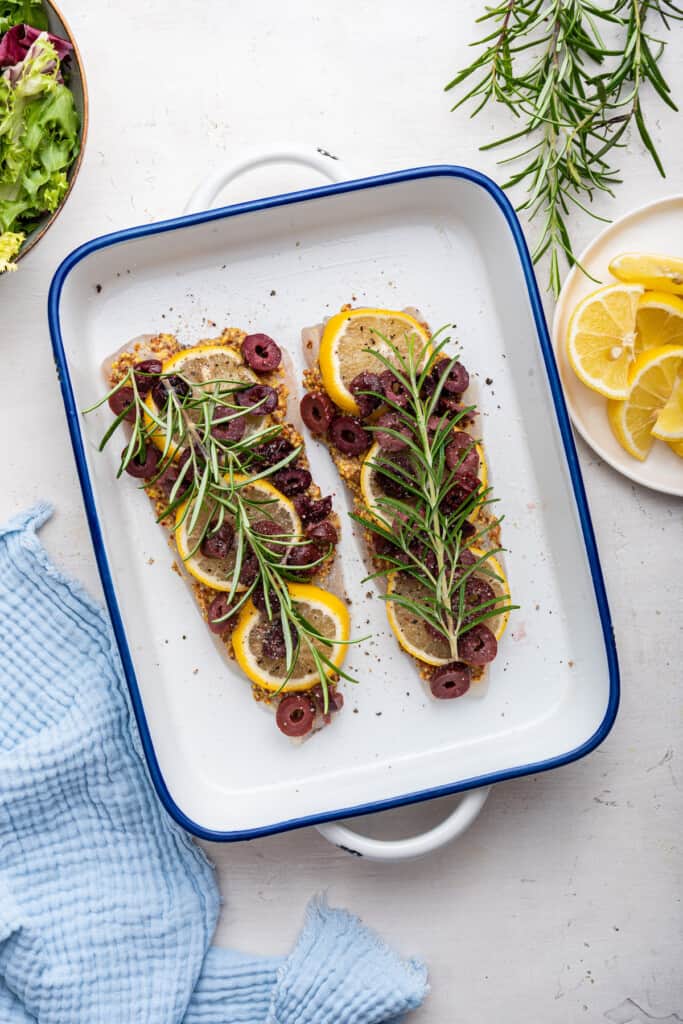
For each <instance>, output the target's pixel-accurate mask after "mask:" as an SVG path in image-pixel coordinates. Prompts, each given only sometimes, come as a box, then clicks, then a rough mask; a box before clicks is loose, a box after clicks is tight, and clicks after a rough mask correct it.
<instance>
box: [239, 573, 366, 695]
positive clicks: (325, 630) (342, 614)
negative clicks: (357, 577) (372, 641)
mask: <svg viewBox="0 0 683 1024" xmlns="http://www.w3.org/2000/svg"><path fill="white" fill-rule="evenodd" d="M288 590H289V593H290V595H291V598H292V601H293V603H294V605H295V606H296V607H297V609H298V610H299V611H300V613H301V615H302V616H303V618H305V619H306V621H307V622H309V623H310V624H311V625H312V626H313V627H314V628H315V630H316V631H317V632H318V633H320V634H321V636H324V637H327V638H328V639H329V640H331V641H333V643H332V646H329V645H328V644H324V643H323V642H322V641H320V640H316V641H311V643H313V644H314V645H315V647H316V648H317V649H318V650H319V651H320V652H321V653H323V654H324V655H325V657H326V658H328V659H329V660H330V661H331V662H332V664H333V665H334V666H335V667H336V668H339V667H340V666H341V664H342V662H343V661H344V658H345V657H346V649H347V646H348V645H347V643H346V641H348V639H349V631H350V620H349V613H348V610H347V608H346V605H345V604H344V602H343V601H341V600H340V599H339V598H338V597H337V596H336V594H331V593H329V591H327V590H321V588H320V587H314V586H312V585H311V584H309V583H290V584H289V585H288ZM273 628H275V629H279V628H281V625H280V620H279V618H276V619H275V620H274V622H270V621H269V620H268V619H267V618H266V616H265V615H262V614H261V612H260V611H259V610H258V609H257V608H256V606H255V605H254V603H253V602H252V601H248V602H247V604H246V605H245V607H244V609H243V610H242V612H241V613H240V616H239V619H238V622H237V625H236V626H235V630H234V632H233V634H232V645H233V648H234V651H235V657H236V658H237V662H238V664H239V666H240V668H241V669H242V671H243V672H244V673H245V675H247V676H248V677H249V679H251V681H252V682H253V683H256V684H257V685H258V686H262V687H263V688H264V689H265V690H280V689H282V690H284V691H286V692H288V691H291V690H308V689H310V688H311V687H312V686H315V684H316V683H318V682H319V681H320V675H319V673H318V669H317V666H316V663H315V659H314V656H313V654H312V652H311V649H310V647H309V644H308V642H307V641H306V640H303V641H302V642H301V646H300V649H299V654H298V656H297V660H296V664H295V666H294V671H293V672H292V674H291V676H290V678H289V679H288V680H287V682H286V683H285V685H284V686H283V685H282V683H283V680H284V679H285V678H286V676H287V665H286V657H281V658H272V657H270V656H269V655H268V654H266V653H265V652H264V650H263V646H264V640H265V639H266V637H267V634H268V631H269V630H270V629H273ZM325 671H326V674H327V675H328V676H331V675H334V668H330V667H329V666H328V667H326V670H325Z"/></svg>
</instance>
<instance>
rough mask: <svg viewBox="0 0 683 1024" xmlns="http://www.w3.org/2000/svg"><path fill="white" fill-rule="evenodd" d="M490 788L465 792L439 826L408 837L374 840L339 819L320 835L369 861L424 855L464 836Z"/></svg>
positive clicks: (320, 827) (327, 826)
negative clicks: (343, 823)
mask: <svg viewBox="0 0 683 1024" xmlns="http://www.w3.org/2000/svg"><path fill="white" fill-rule="evenodd" d="M490 791H491V787H490V786H482V787H481V789H471V790H469V791H468V792H467V793H464V794H463V796H462V799H461V800H460V802H459V803H458V805H457V807H456V808H455V809H454V810H453V811H451V813H450V814H449V815H448V817H447V818H446V819H445V820H444V821H442V822H441V823H440V824H439V825H436V826H435V827H434V828H431V829H429V831H428V832H423V833H422V834H421V835H419V836H411V837H410V838H409V839H387V840H385V839H371V838H370V837H369V836H362V835H360V834H359V833H358V832H353V831H352V830H351V829H350V828H348V827H347V826H346V825H340V824H339V823H338V822H336V821H332V822H329V823H328V824H326V825H317V826H316V828H317V829H318V832H320V834H321V835H323V836H324V837H325V839H327V840H328V841H329V842H330V843H334V845H335V846H338V847H339V849H340V850H345V851H346V852H347V853H353V854H355V855H356V856H358V857H367V859H368V860H385V861H400V860H410V859H412V858H413V857H423V856H424V855H425V854H426V853H432V852H433V851H434V850H438V849H439V847H441V846H444V845H445V844H446V843H450V841H451V840H452V839H455V838H456V837H457V836H460V835H462V833H463V832H465V831H466V830H467V829H468V828H469V827H470V825H471V824H472V822H473V821H474V820H475V818H476V817H477V815H478V814H479V812H480V810H481V809H482V807H483V806H484V804H485V803H486V798H487V796H488V795H489V793H490Z"/></svg>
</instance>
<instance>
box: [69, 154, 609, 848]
mask: <svg viewBox="0 0 683 1024" xmlns="http://www.w3.org/2000/svg"><path fill="white" fill-rule="evenodd" d="M347 301H355V302H357V303H358V304H373V305H375V304H376V305H379V306H387V307H402V306H405V305H408V304H416V305H419V306H420V308H421V309H422V310H423V311H424V313H425V314H426V316H427V317H428V319H429V321H430V323H431V324H432V326H433V327H434V328H436V327H438V326H439V325H441V324H444V323H447V322H453V321H455V323H456V324H457V328H456V330H455V332H454V334H455V336H456V337H457V338H458V339H459V340H460V341H461V343H462V346H463V352H464V361H465V362H466V364H467V366H468V367H469V369H470V371H471V372H473V373H475V374H476V375H477V376H478V377H479V390H480V393H481V403H480V407H481V412H482V419H481V423H482V430H483V435H484V440H485V444H486V449H487V452H488V454H489V459H490V464H491V476H492V480H493V483H494V485H495V489H496V493H497V495H498V497H499V498H500V501H501V506H500V507H501V510H502V511H504V513H505V516H506V519H505V523H504V528H503V537H504V542H505V544H506V546H507V548H508V554H507V556H506V564H507V566H508V570H509V577H510V583H511V588H512V594H513V598H514V600H515V602H516V603H518V604H519V605H521V608H520V610H519V611H518V612H516V613H514V615H513V617H512V621H511V623H510V626H509V627H508V632H507V634H506V636H505V638H504V640H503V641H502V644H501V651H500V655H499V657H498V659H497V660H496V661H495V663H494V664H493V666H492V668H491V672H490V683H489V688H488V691H487V693H486V696H485V697H484V699H482V700H474V699H472V700H468V699H462V700H459V701H452V702H437V701H434V700H432V699H431V698H429V697H428V696H427V695H426V694H425V690H424V687H423V684H422V683H421V681H420V680H419V678H418V676H417V673H416V671H415V668H414V666H413V663H412V662H411V661H410V659H409V658H408V657H407V656H406V655H404V654H403V653H402V652H401V650H400V649H399V648H398V645H397V644H396V643H395V641H394V639H393V637H392V636H391V635H390V634H389V631H388V628H387V624H386V618H385V614H384V610H383V606H382V603H381V602H380V601H378V600H376V599H374V598H372V597H370V598H368V597H367V596H366V595H367V593H368V591H371V589H372V587H371V586H369V585H368V584H363V583H361V578H362V576H363V575H364V572H365V570H364V568H363V566H362V563H361V556H360V548H359V542H358V540H357V538H356V537H355V536H354V534H353V531H352V529H351V526H350V523H349V521H348V520H347V519H346V516H345V512H346V510H347V509H348V507H349V503H348V500H347V497H346V496H345V494H344V492H343V489H342V487H341V486H340V485H339V482H338V480H337V479H336V476H335V473H334V471H333V469H332V466H331V462H330V459H329V456H328V454H327V452H326V451H325V450H324V448H322V447H321V446H319V445H316V444H315V443H314V442H313V441H311V442H310V443H309V449H310V458H311V462H312V464H313V470H314V475H315V478H316V479H317V480H318V481H319V482H320V483H321V486H322V487H323V489H324V490H325V491H327V492H329V491H333V492H336V504H337V508H338V510H339V511H340V512H341V513H342V517H343V519H344V530H343V537H342V542H341V552H340V557H341V560H342V563H343V566H344V572H345V578H346V585H347V591H348V595H349V598H350V599H351V611H352V620H353V630H354V633H355V634H356V635H359V634H364V633H368V632H369V633H371V634H372V635H373V637H372V640H371V641H370V642H369V643H368V644H366V645H364V646H363V647H362V648H352V649H351V652H350V654H349V657H348V661H347V667H348V669H349V671H350V672H351V674H352V675H355V676H356V677H357V678H358V679H359V680H360V683H359V685H358V686H356V687H353V686H350V685H346V686H345V688H344V689H345V695H346V706H345V709H344V712H343V713H342V714H341V715H340V716H339V717H338V718H337V719H336V720H335V722H334V723H333V725H332V727H330V728H329V729H326V730H324V731H323V732H322V733H320V734H319V735H317V736H314V737H313V738H312V739H310V740H309V741H307V742H306V743H305V744H303V745H302V746H299V747H295V746H293V745H291V744H290V743H289V741H288V740H287V739H286V738H285V737H284V736H282V735H281V734H280V733H279V732H278V731H277V729H276V727H275V723H274V722H273V719H272V716H270V715H269V714H268V713H264V712H263V711H262V710H261V709H260V708H259V707H258V706H256V705H255V704H254V703H253V701H252V699H251V694H250V689H249V686H248V685H246V683H245V680H244V678H243V677H242V676H241V673H240V672H239V671H238V670H237V668H232V667H231V666H230V665H226V663H225V661H224V659H223V658H222V657H221V656H220V654H219V652H218V651H217V650H216V649H215V647H214V645H213V644H212V643H211V642H210V639H209V637H207V634H206V626H205V624H204V623H203V622H202V620H201V618H200V616H199V615H198V614H197V611H196V609H195V607H194V604H193V601H192V598H191V595H190V594H189V593H188V590H187V588H186V587H185V586H184V585H183V584H182V583H181V582H180V580H178V579H176V577H175V576H174V575H173V574H172V573H171V572H170V563H171V560H172V555H171V553H170V551H169V548H168V545H167V542H166V538H165V535H164V533H163V531H162V530H161V529H160V528H159V527H158V526H156V525H155V523H154V521H153V517H152V516H151V515H150V510H149V505H148V502H147V500H146V498H145V496H144V494H142V493H140V492H139V491H136V489H135V487H134V486H133V484H132V483H131V481H128V480H124V481H116V480H115V466H116V446H115V445H114V446H112V447H110V448H107V450H106V451H105V453H104V454H99V453H98V451H97V444H98V440H99V438H100V436H101V434H102V432H103V430H104V428H105V426H106V424H107V423H108V422H109V419H110V417H109V415H108V413H107V410H106V409H103V410H100V411H99V412H98V413H97V414H95V415H91V416H87V417H83V416H82V415H81V414H80V413H79V410H80V409H83V408H86V407H87V406H89V405H91V404H92V403H93V401H95V400H96V399H97V397H98V396H99V395H101V393H102V381H101V377H100V365H101V363H102V360H103V359H104V357H105V356H107V355H108V354H109V353H111V352H112V351H114V350H115V349H117V348H118V347H119V346H120V345H121V344H122V343H123V342H125V341H127V340H128V339H131V338H133V337H135V336H137V335H139V334H142V333H146V332H150V331H159V330H168V331H174V332H177V333H178V335H179V336H180V338H181V339H182V340H183V341H186V342H193V341H196V340H198V339H199V338H202V337H206V336H210V335H214V334H216V333H218V330H219V329H220V327H222V326H223V325H226V324H233V325H240V326H243V327H245V328H247V329H250V330H261V331H265V332H267V333H268V334H270V335H272V336H273V337H275V338H277V339H278V341H279V342H280V343H281V344H282V345H284V346H285V347H286V348H287V349H288V351H289V353H290V356H291V357H292V359H293V362H294V365H295V368H296V371H297V375H298V376H299V377H300V375H301V370H302V366H303V363H302V358H301V353H300V341H299V332H300V328H301V327H302V326H303V325H306V324H312V323H315V322H316V321H318V320H319V319H320V318H321V316H324V315H325V314H328V313H331V312H333V311H335V310H338V309H339V307H340V306H341V305H342V304H343V303H344V302H347ZM49 315H50V326H51V331H52V336H53V343H54V349H55V357H56V360H57V364H58V369H59V374H60V381H61V385H62V390H63V395H64V400H65V405H66V410H67V418H68V422H69V428H70V430H71V436H72V441H73V445H74V451H75V454H76V460H77V464H78V470H79V474H80V478H81V485H82V488H83V494H84V498H85V504H86V511H87V514H88V519H89V523H90V528H91V532H92V536H93V541H94V546H95V552H96V556H97V559H98V564H99V568H100V573H101V576H102V581H103V586H104V590H105V594H106V597H107V602H108V605H109V609H110V612H111V616H112V621H113V625H114V629H115V632H116V637H117V641H118V644H119V649H120V651H121V657H122V661H123V665H124V668H125V671H126V675H127V679H128V683H129V687H130V691H131V697H132V701H133V706H134V709H135V713H136V716H137V719H138V723H139V726H140V732H141V736H142V740H143V744H144V747H145V753H146V755H147V759H148V762H149V765H150V771H151V775H152V778H153V780H154V783H155V785H156V787H157V790H158V792H159V795H160V797H161V799H162V800H163V801H164V803H165V804H166V806H167V808H168V809H169V811H170V813H172V814H173V815H174V816H175V817H176V818H177V820H179V821H180V822H181V823H182V824H183V825H185V827H187V828H189V829H190V830H192V831H194V832H195V833H197V834H199V835H203V836H205V837H207V838H213V839H244V838H250V837H253V836H255V835H262V834H267V833H270V832H275V831H278V830H282V829H285V828H292V827H296V826H299V825H308V824H313V823H317V822H321V821H327V820H330V819H334V818H341V817H347V816H349V815H352V814H361V813H368V812H370V811H373V810H380V809H382V808H384V807H391V806H396V805H398V804H401V803H406V802H410V801H413V800H420V799H426V798H428V797H431V796H437V795H442V794H445V793H449V792H453V791H456V790H464V789H468V788H472V787H477V786H485V785H487V784H488V783H490V782H492V781H497V780H500V779H505V778H510V777H511V776H514V775H521V774H525V773H530V772H534V771H538V770H542V769H545V768H551V767H554V766H556V765H559V764H564V763H566V762H568V761H570V760H573V759H575V758H577V757H580V756H582V755H583V754H585V753H588V751H590V750H592V749H593V748H594V747H595V746H596V745H597V744H598V743H599V742H600V741H601V740H602V739H603V738H604V736H605V735H606V734H607V732H608V731H609V729H610V727H611V724H612V722H613V720H614V715H615V713H616V707H617V700H618V672H617V666H616V653H615V650H614V642H613V637H612V631H611V624H610V620H609V611H608V608H607V603H606V598H605V594H604V589H603V583H602V576H601V571H600V565H599V561H598V556H597V552H596V550H595V541H594V537H593V533H592V529H591V525H590V518H589V514H588V510H587V507H586V504H585V495H584V492H583V486H582V483H581V478H580V473H579V469H578V461H577V458H576V452H575V450H574V446H573V441H572V437H571V430H570V428H569V422H568V419H567V415H566V410H565V408H564V405H563V401H562V393H561V389H560V385H559V380H558V378H557V373H556V369H555V366H554V361H553V357H552V352H551V349H550V343H549V339H548V336H547V331H546V327H545V323H544V320H543V314H542V311H541V305H540V300H539V296H538V291H537V287H536V283H535V280H534V278H533V273H532V271H531V266H530V262H529V257H528V252H527V250H526V246H525V245H524V241H523V238H522V235H521V231H520V229H519V224H518V222H517V220H516V218H515V215H514V213H513V211H512V208H511V207H510V205H509V203H508V201H507V200H506V199H505V197H504V196H503V195H502V193H500V191H499V190H498V189H497V188H496V186H495V185H494V184H493V183H492V182H490V181H489V180H488V179H487V178H484V177H483V176H482V175H480V174H477V172H474V171H470V170H468V169H465V168H454V167H441V168H422V169H417V170H413V171H405V172H399V173H397V174H391V175H384V176H380V177H378V178H371V179H367V180H365V181H359V182H345V183H342V184H335V185H329V186H326V187H323V188H320V189H313V190H310V191H308V192H299V193H294V194H291V195H289V196H280V197H275V198H271V199H264V200H258V201H256V202H253V203H246V204H241V205H239V206H233V207H227V208H224V209H222V210H215V211H211V212H208V213H199V214H194V215H191V216H188V217H183V218H179V219H177V220H174V221H167V222H164V223H163V224H156V225H145V226H142V227H138V228H133V229H130V230H129V231H124V232H119V233H117V234H114V235H110V236H107V237H105V238H101V239H95V240H94V241H93V242H90V243H88V244H87V245H85V246H83V247H81V248H80V249H78V250H76V252H74V253H72V254H71V256H69V257H68V258H67V259H66V260H65V262H64V263H63V264H62V266H61V267H60V269H59V270H58V272H57V274H56V275H55V279H54V281H53V285H52V288H51V293H50V301H49ZM212 324H216V325H218V327H217V328H215V327H213V326H211V325H212ZM486 378H489V379H490V381H491V383H490V384H486V383H485V380H486Z"/></svg>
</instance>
